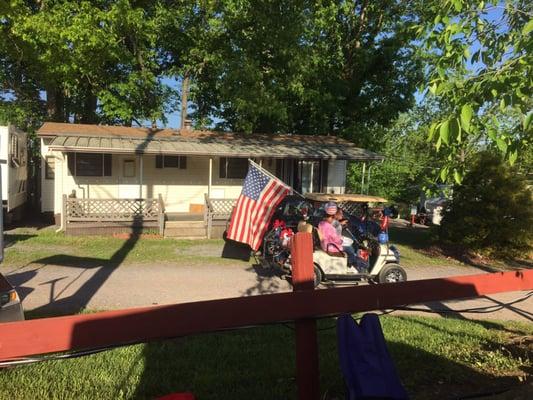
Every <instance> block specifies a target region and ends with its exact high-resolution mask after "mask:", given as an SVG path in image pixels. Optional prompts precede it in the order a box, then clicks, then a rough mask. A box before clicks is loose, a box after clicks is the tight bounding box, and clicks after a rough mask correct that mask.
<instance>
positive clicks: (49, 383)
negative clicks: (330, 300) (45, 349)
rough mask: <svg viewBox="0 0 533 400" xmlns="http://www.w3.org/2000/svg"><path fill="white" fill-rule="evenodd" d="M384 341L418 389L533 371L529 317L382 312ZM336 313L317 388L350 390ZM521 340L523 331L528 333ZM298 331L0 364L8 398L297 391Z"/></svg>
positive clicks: (477, 387)
mask: <svg viewBox="0 0 533 400" xmlns="http://www.w3.org/2000/svg"><path fill="white" fill-rule="evenodd" d="M381 322H382V325H383V329H384V332H385V336H386V338H387V341H388V346H389V349H390V352H391V354H392V357H393V359H394V361H395V364H396V366H397V368H398V371H399V374H400V376H401V378H402V380H403V382H404V384H405V386H406V388H407V389H408V391H409V393H410V394H411V395H412V398H414V399H438V398H456V397H457V396H460V395H467V394H472V393H476V392H486V391H488V390H490V389H492V388H506V387H509V386H512V385H517V384H519V383H520V382H521V381H523V380H525V379H526V375H527V374H528V373H529V374H531V372H532V371H531V361H532V360H531V359H530V358H529V357H531V355H530V354H529V353H528V352H527V343H526V344H525V345H520V338H524V337H527V335H529V336H530V337H531V335H532V334H533V327H532V326H531V325H529V326H527V325H520V324H505V325H501V324H498V323H493V322H481V321H477V322H474V321H465V320H458V319H434V318H425V317H395V316H382V317H381ZM334 325H335V321H334V320H332V319H328V320H322V321H320V323H319V328H320V329H321V330H320V331H319V348H320V371H321V391H322V393H326V392H327V393H328V397H327V398H329V399H334V398H344V397H343V382H342V378H341V373H340V370H339V367H338V359H337V348H336V332H335V329H329V328H331V327H334ZM522 343H523V341H522ZM294 364H295V360H294V332H293V330H292V329H291V327H290V326H289V327H286V326H281V325H276V326H265V327H258V328H252V329H246V330H240V331H232V332H224V333H217V334H206V335H200V336H193V337H188V338H182V339H176V340H168V341H166V342H161V343H151V344H146V345H135V346H129V347H124V348H120V349H115V350H111V351H107V352H103V353H99V354H96V355H92V356H87V357H82V358H77V359H71V360H64V361H49V362H43V363H39V364H34V365H30V366H21V367H16V368H11V369H7V370H2V371H0V398H2V399H151V398H154V397H155V396H159V395H163V394H166V393H170V392H173V391H186V390H189V391H192V392H194V393H195V394H196V396H197V397H198V399H202V400H208V399H221V400H225V399H228V400H229V399H232V400H235V399H294V398H295V397H296V387H295V368H294Z"/></svg>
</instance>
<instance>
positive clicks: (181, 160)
mask: <svg viewBox="0 0 533 400" xmlns="http://www.w3.org/2000/svg"><path fill="white" fill-rule="evenodd" d="M155 167H156V168H179V169H187V157H186V156H166V155H157V156H155Z"/></svg>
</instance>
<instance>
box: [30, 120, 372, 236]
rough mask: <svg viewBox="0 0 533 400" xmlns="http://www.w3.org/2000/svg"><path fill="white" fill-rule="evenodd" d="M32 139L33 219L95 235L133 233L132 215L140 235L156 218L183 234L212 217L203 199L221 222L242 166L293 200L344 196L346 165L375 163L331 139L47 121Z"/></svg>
mask: <svg viewBox="0 0 533 400" xmlns="http://www.w3.org/2000/svg"><path fill="white" fill-rule="evenodd" d="M37 135H38V137H39V138H40V140H41V155H42V168H41V171H42V173H41V184H42V187H41V211H42V212H43V213H50V214H53V215H54V216H55V218H56V222H57V223H61V226H62V228H63V229H66V230H67V231H69V228H72V229H70V231H71V232H74V231H75V229H77V232H78V233H80V232H83V231H85V232H89V231H91V229H92V231H91V232H101V231H102V230H98V229H96V228H97V227H103V226H104V225H102V223H104V222H105V223H106V224H105V226H106V227H109V226H110V225H113V224H115V225H120V226H123V227H124V226H126V225H127V224H128V223H129V225H131V221H133V220H134V219H135V218H137V217H139V215H138V214H139V207H140V208H141V209H142V210H143V212H144V214H143V213H140V214H141V216H140V218H141V219H142V221H139V220H137V221H136V223H139V222H140V223H141V225H145V226H148V225H147V224H146V223H147V222H148V220H154V221H155V214H156V213H157V214H158V215H159V217H158V219H157V223H155V226H157V227H159V228H160V229H161V230H163V229H168V228H169V227H170V226H169V221H180V220H182V221H183V220H185V221H188V222H189V225H188V226H189V227H191V223H192V221H194V220H195V216H196V217H198V218H196V219H198V220H199V221H197V222H200V223H206V221H207V218H206V215H207V214H208V213H209V211H211V212H215V213H216V210H213V209H212V207H210V203H209V199H215V200H224V201H225V202H226V204H225V205H226V207H229V209H226V212H225V213H222V214H229V213H230V212H231V206H232V204H233V203H232V202H233V201H234V200H235V199H237V197H238V196H239V194H240V192H241V188H242V183H243V179H244V177H245V175H246V172H247V166H248V161H247V160H248V159H249V158H252V159H254V160H255V161H256V162H258V163H259V164H260V165H262V166H263V167H264V168H265V169H267V170H268V171H270V172H271V173H272V174H274V175H276V176H277V177H279V178H280V179H282V180H283V181H284V182H286V183H287V184H289V185H290V186H292V187H293V188H294V189H295V190H296V191H298V192H301V193H307V192H329V193H344V190H345V186H346V168H347V162H348V161H360V162H368V161H373V160H381V159H382V157H381V156H379V155H377V154H375V153H373V152H370V151H368V150H364V149H361V148H358V147H356V146H355V145H354V144H353V143H350V142H348V141H346V140H343V139H340V138H337V137H334V136H304V135H257V134H254V135H242V134H234V133H220V132H212V131H197V130H192V129H191V128H186V129H181V130H174V129H150V128H133V127H124V126H105V125H84V124H68V123H53V122H47V123H45V124H43V126H42V127H41V128H40V129H39V130H38V132H37ZM141 199H143V200H146V201H148V202H144V203H142V202H141ZM128 210H129V211H128ZM226 217H227V215H226ZM165 221H166V222H165ZM176 223H177V222H176ZM170 225H172V224H170ZM174 225H175V226H177V225H176V224H174ZM178 225H179V224H178ZM182 225H183V226H184V227H186V226H187V225H186V224H182ZM199 226H200V225H199V224H198V227H199ZM74 228H75V229H74ZM203 229H204V231H205V226H204V228H203ZM191 232H192V231H190V230H189V233H191ZM166 233H169V234H170V231H166ZM190 236H197V234H194V235H192V234H191V235H190Z"/></svg>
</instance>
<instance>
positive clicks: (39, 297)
mask: <svg viewBox="0 0 533 400" xmlns="http://www.w3.org/2000/svg"><path fill="white" fill-rule="evenodd" d="M2 272H3V273H4V275H6V276H7V277H8V279H9V280H10V281H11V282H12V283H13V284H14V285H15V286H17V288H18V291H19V293H20V295H21V297H22V298H23V304H24V308H25V310H26V311H30V310H34V311H35V312H38V313H39V314H55V313H58V312H59V313H74V312H78V311H80V310H82V309H84V308H86V309H91V310H108V309H119V308H128V307H139V306H147V305H156V304H171V303H183V302H192V301H199V300H211V299H217V298H227V297H240V296H250V295H258V294H267V293H278V292H286V291H290V290H291V287H290V285H289V284H288V282H287V281H285V280H283V279H280V278H279V277H277V276H274V275H272V274H271V273H269V271H265V270H263V269H261V268H259V267H252V266H251V265H250V266H243V264H239V265H237V264H236V265H231V264H230V265H194V266H183V265H175V264H172V263H161V264H154V265H147V264H130V265H122V266H120V267H118V268H115V269H112V268H110V267H101V266H95V267H90V268H84V267H83V266H79V267H73V266H58V265H50V264H46V265H40V264H31V265H29V266H25V267H22V268H17V269H15V268H9V267H7V266H3V267H2ZM482 272H483V271H481V270H479V269H477V268H473V267H467V266H457V267H452V266H446V267H433V266H432V267H419V268H417V267H412V268H408V270H407V273H408V277H409V280H416V279H427V278H436V277H445V276H454V275H469V274H476V273H482ZM532 293H533V292H531V293H529V292H512V293H503V294H498V295H494V296H485V297H482V298H478V299H473V300H464V301H450V302H443V303H439V302H437V303H432V304H428V305H424V306H420V307H421V308H423V309H425V310H430V309H432V310H434V311H437V312H440V313H441V314H442V315H449V312H450V311H451V310H453V309H456V310H462V309H466V308H468V309H471V308H479V307H492V308H496V309H497V310H496V311H494V312H491V313H462V314H459V315H457V314H455V316H456V317H457V316H458V317H464V318H474V319H497V320H517V321H524V322H531V321H533V298H528V297H527V296H529V295H531V294H532ZM516 300H521V301H519V302H515V301H516ZM508 303H513V304H510V305H506V304H508ZM402 313H403V312H402ZM418 313H421V312H418Z"/></svg>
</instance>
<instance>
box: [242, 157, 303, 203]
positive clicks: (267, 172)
mask: <svg viewBox="0 0 533 400" xmlns="http://www.w3.org/2000/svg"><path fill="white" fill-rule="evenodd" d="M248 162H249V163H251V164H253V166H254V167H256V168H257V169H259V170H261V171H262V172H263V173H264V174H265V175H267V176H269V177H271V178H272V179H275V180H277V181H279V182H281V183H283V184H284V185H285V186H287V187H289V188H291V190H292V192H293V193H295V194H297V195H298V196H300V197H301V198H302V199H305V196H304V195H303V194H301V193H300V192H297V191H296V190H294V188H293V187H292V186H289V185H287V184H286V183H285V182H283V181H282V180H281V179H279V178H278V177H277V176H274V175H273V174H272V173H270V172H269V171H267V170H266V169H264V168H263V167H262V166H260V165H259V164H257V163H256V162H254V161H253V160H252V159H251V158H249V159H248Z"/></svg>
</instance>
